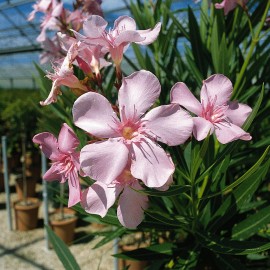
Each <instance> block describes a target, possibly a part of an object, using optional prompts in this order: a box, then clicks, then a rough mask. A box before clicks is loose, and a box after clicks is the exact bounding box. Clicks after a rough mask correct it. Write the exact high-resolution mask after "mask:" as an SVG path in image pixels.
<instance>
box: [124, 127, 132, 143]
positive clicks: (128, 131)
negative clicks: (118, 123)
mask: <svg viewBox="0 0 270 270" xmlns="http://www.w3.org/2000/svg"><path fill="white" fill-rule="evenodd" d="M133 133H134V130H133V128H132V127H129V126H127V127H124V128H123V130H122V135H123V137H124V138H125V139H127V140H131V139H132V138H133V137H134V134H133Z"/></svg>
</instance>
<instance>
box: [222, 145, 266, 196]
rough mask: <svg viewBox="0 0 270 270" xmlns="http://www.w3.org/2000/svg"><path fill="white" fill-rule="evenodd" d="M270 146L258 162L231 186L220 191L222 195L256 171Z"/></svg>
mask: <svg viewBox="0 0 270 270" xmlns="http://www.w3.org/2000/svg"><path fill="white" fill-rule="evenodd" d="M269 150H270V146H268V147H267V148H266V149H265V151H264V153H263V154H262V156H261V157H260V158H259V160H258V161H257V162H256V163H255V164H254V165H253V166H252V167H251V168H250V169H249V170H248V171H247V172H245V173H244V174H243V175H242V176H241V177H239V178H238V179H237V180H236V181H234V182H233V183H232V184H231V185H229V186H227V187H226V188H224V189H223V190H222V193H226V192H228V191H229V190H232V189H233V188H235V187H236V186H238V185H239V184H241V183H242V182H244V181H245V180H246V179H247V178H248V177H250V176H251V175H252V174H253V173H255V172H256V171H257V169H258V168H259V167H260V166H261V164H262V162H263V161H264V160H265V158H266V156H267V154H268V153H269Z"/></svg>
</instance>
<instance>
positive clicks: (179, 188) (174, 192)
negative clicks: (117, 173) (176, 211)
mask: <svg viewBox="0 0 270 270" xmlns="http://www.w3.org/2000/svg"><path fill="white" fill-rule="evenodd" d="M190 188H191V186H190V185H185V186H183V185H176V186H170V188H169V189H168V190H166V191H159V190H145V189H144V190H137V189H133V190H135V191H136V192H139V193H141V194H144V195H148V196H156V197H164V196H165V197H170V196H179V195H181V193H184V192H186V191H189V190H190Z"/></svg>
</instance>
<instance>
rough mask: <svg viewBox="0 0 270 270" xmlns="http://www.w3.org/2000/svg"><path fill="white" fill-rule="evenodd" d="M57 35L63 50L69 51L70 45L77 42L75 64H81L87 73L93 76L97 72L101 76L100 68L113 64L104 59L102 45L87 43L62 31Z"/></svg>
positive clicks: (81, 67)
mask: <svg viewBox="0 0 270 270" xmlns="http://www.w3.org/2000/svg"><path fill="white" fill-rule="evenodd" d="M57 36H58V38H59V40H60V44H61V48H62V50H63V51H67V52H68V50H69V49H70V47H71V46H72V45H73V44H74V43H77V56H76V57H75V60H74V62H73V64H74V65H77V66H79V67H80V69H81V70H82V71H83V72H84V73H85V74H86V75H89V76H91V74H92V73H95V74H96V75H97V76H99V74H100V70H101V69H102V68H103V67H106V66H109V65H111V63H110V62H108V61H106V60H105V59H104V55H105V53H104V52H102V50H101V49H102V47H101V46H100V45H87V44H84V43H81V42H78V41H77V40H76V39H75V38H73V37H70V36H68V35H66V34H62V33H60V32H59V33H57Z"/></svg>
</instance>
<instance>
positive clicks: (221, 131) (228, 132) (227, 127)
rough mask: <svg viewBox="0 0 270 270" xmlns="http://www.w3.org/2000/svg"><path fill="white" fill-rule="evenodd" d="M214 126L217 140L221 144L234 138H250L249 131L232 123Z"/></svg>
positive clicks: (244, 139) (247, 139)
mask: <svg viewBox="0 0 270 270" xmlns="http://www.w3.org/2000/svg"><path fill="white" fill-rule="evenodd" d="M216 126H217V127H216V129H215V133H216V136H217V140H218V141H219V142H220V143H222V144H225V143H229V142H232V141H235V140H243V141H249V140H251V139H252V137H251V136H250V134H249V133H247V132H245V131H244V130H243V129H242V128H240V127H238V126H236V125H234V124H230V123H222V124H217V125H216Z"/></svg>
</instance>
